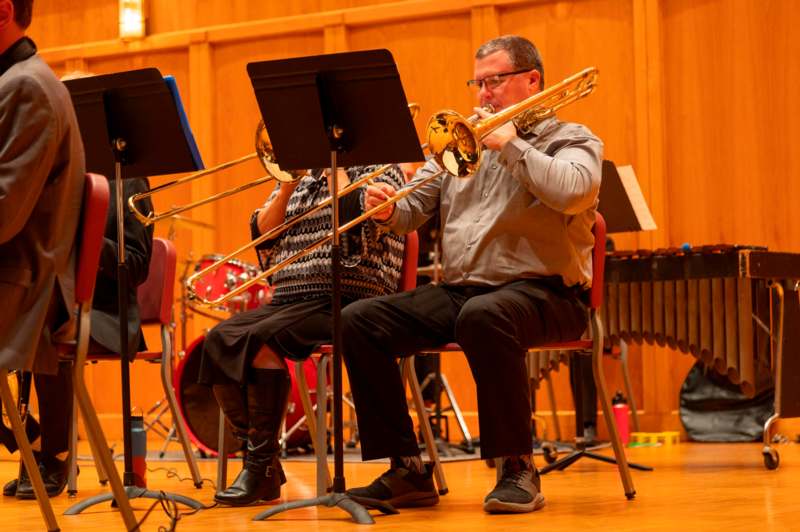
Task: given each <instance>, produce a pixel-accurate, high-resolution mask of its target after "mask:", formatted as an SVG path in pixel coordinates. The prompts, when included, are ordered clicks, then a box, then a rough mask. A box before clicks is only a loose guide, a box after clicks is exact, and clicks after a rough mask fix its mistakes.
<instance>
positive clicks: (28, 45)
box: [0, 37, 36, 74]
mask: <svg viewBox="0 0 800 532" xmlns="http://www.w3.org/2000/svg"><path fill="white" fill-rule="evenodd" d="M35 53H36V44H35V43H34V42H33V41H32V40H31V39H29V38H28V37H22V38H21V39H19V40H18V41H16V42H15V43H14V44H12V45H11V46H9V47H8V49H7V50H6V51H5V52H3V53H2V54H0V74H3V73H5V71H6V70H8V69H9V68H11V67H12V66H14V65H15V64H16V63H19V62H21V61H25V60H26V59H28V58H29V57H31V56H32V55H34V54H35Z"/></svg>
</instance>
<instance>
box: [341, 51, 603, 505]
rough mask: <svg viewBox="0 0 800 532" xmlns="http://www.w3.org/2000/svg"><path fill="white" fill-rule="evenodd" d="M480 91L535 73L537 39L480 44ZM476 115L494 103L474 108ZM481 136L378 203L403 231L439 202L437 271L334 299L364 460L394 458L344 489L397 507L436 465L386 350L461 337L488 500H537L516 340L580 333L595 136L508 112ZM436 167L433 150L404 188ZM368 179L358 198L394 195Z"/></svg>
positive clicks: (532, 82)
mask: <svg viewBox="0 0 800 532" xmlns="http://www.w3.org/2000/svg"><path fill="white" fill-rule="evenodd" d="M468 85H469V86H470V87H472V88H474V89H476V90H477V91H478V92H477V96H478V99H479V101H480V105H481V106H482V107H485V106H489V105H491V107H492V108H493V110H494V111H495V112H499V111H501V110H503V109H505V108H508V107H509V106H511V105H513V104H516V103H518V102H521V101H523V100H525V99H527V98H529V97H531V96H532V95H534V94H537V93H539V92H540V91H541V90H542V89H543V87H544V69H543V67H542V62H541V59H540V56H539V53H538V51H537V49H536V47H535V46H534V45H533V43H531V42H530V41H528V40H527V39H525V38H522V37H518V36H505V37H499V38H496V39H493V40H491V41H489V42H487V43H485V44H484V45H483V46H481V47H480V48H479V49H478V51H477V53H476V56H475V69H474V79H473V80H470V81H469V82H468ZM476 111H477V112H478V114H479V115H480V117H481V118H487V117H489V116H490V114H489V113H488V112H487V111H485V110H483V109H476ZM482 143H483V144H484V145H485V146H486V147H487V148H488V150H487V151H486V153H484V157H483V162H482V164H481V166H480V168H479V169H478V170H477V173H476V174H475V175H474V176H473V177H472V178H470V179H460V178H456V177H454V176H452V175H450V174H444V175H443V176H439V177H436V178H434V179H432V180H430V181H429V182H427V183H426V184H424V185H422V186H420V187H419V188H418V189H416V190H414V191H413V192H411V193H410V194H409V195H408V196H406V197H404V198H403V199H401V200H400V201H398V202H397V203H396V204H394V205H391V206H388V207H387V208H386V209H383V210H380V211H379V212H378V213H377V214H376V215H375V217H374V219H376V220H378V221H379V222H380V223H381V224H383V225H384V226H385V227H387V228H388V229H391V230H392V231H395V232H398V233H406V232H408V231H412V230H414V229H415V228H417V227H419V226H420V225H421V224H422V223H423V222H425V220H427V219H428V218H430V217H431V216H433V215H434V214H436V213H438V214H439V215H440V219H441V230H442V266H443V282H442V283H440V284H438V285H426V286H422V287H420V288H417V289H416V290H414V291H411V292H405V293H401V294H395V295H389V296H383V297H379V298H374V299H370V300H363V301H358V302H355V303H353V304H352V305H349V306H348V307H347V308H346V309H344V311H343V316H342V329H343V342H344V345H343V347H344V350H343V352H344V357H345V361H346V364H347V369H348V374H349V379H350V385H351V389H352V391H353V396H354V399H355V403H356V411H357V414H358V426H359V434H360V437H361V445H362V447H361V449H362V457H363V459H364V460H372V459H377V458H384V457H390V458H391V466H390V469H389V470H388V471H387V472H386V473H384V474H383V475H382V476H381V477H379V478H378V479H377V480H375V481H374V482H373V483H372V484H370V485H369V486H366V487H362V488H354V489H352V490H350V493H351V494H353V495H358V496H361V497H365V498H372V499H379V500H384V501H388V502H390V503H391V504H393V505H394V506H396V507H403V506H427V505H432V504H436V502H437V501H438V495H437V492H436V490H435V488H434V485H433V481H432V479H431V473H432V467H431V465H430V464H423V462H422V460H421V458H420V452H419V448H418V446H417V441H416V437H415V434H414V431H413V425H412V422H411V418H410V417H409V415H408V408H407V405H406V399H405V392H404V389H403V384H402V380H401V376H400V372H399V369H398V366H397V364H396V363H395V360H394V357H395V356H397V355H401V356H403V355H411V354H414V353H415V352H416V351H417V350H419V349H422V348H430V347H435V346H438V345H442V344H445V343H447V342H451V341H457V342H458V343H459V344H460V345H461V347H462V348H463V350H464V352H465V354H466V356H467V360H468V362H469V365H470V369H471V370H472V374H473V376H474V378H475V381H476V384H477V390H478V412H479V421H480V437H481V455H482V458H485V459H489V458H502V465H501V466H500V467H501V468H502V469H501V473H502V474H501V478H500V480H499V481H498V482H497V485H496V486H495V487H494V489H492V490H491V492H490V493H489V494H488V495H487V496H486V498H485V499H484V503H483V507H484V510H486V511H487V512H491V513H494V512H530V511H534V510H537V509H539V508H541V507H542V506H544V497H543V496H542V494H541V492H540V481H539V475H538V473H537V471H536V468H535V467H534V465H533V462H532V457H531V450H532V437H531V405H530V398H529V392H528V380H527V371H526V367H525V353H526V350H527V348H528V347H532V346H536V345H541V344H543V343H546V342H555V341H568V340H575V339H578V338H580V336H581V334H582V333H583V331H584V329H585V328H586V324H587V314H586V307H585V305H584V303H583V302H582V300H581V297H582V294H583V292H584V290H585V289H586V288H587V287H588V286H589V285H590V284H591V251H592V245H593V241H594V238H593V235H592V225H593V223H594V219H595V208H596V206H597V197H598V191H599V188H600V168H601V161H602V152H603V144H602V142H601V141H600V140H599V139H598V138H597V137H596V136H594V135H593V134H592V133H591V132H590V131H589V130H588V129H587V128H586V127H584V126H582V125H580V124H574V123H565V122H561V121H559V120H558V119H556V118H555V117H552V116H551V117H549V118H544V119H542V120H529V121H519V122H518V123H517V125H516V126H515V124H513V123H511V122H507V123H505V124H504V125H502V126H500V127H499V128H497V129H495V130H494V131H493V132H492V133H490V134H488V135H487V136H485V137H483V138H482ZM437 171H439V166H438V165H437V163H436V162H435V161H434V160H431V161H428V163H426V164H425V166H423V167H422V168H421V169H420V170H419V172H417V174H416V176H415V178H414V179H413V180H412V181H411V182H410V183H409V184H408V185H406V187H405V188H409V187H410V186H413V185H414V184H415V183H420V182H421V181H423V180H424V179H425V178H426V177H432V176H433V174H434V173H436V172H437ZM394 195H395V191H394V190H393V189H391V187H387V186H385V185H382V184H378V185H376V186H371V187H369V188H368V190H367V199H366V206H367V208H373V207H378V206H380V205H381V204H382V202H384V201H386V200H387V199H388V198H389V197H391V196H394Z"/></svg>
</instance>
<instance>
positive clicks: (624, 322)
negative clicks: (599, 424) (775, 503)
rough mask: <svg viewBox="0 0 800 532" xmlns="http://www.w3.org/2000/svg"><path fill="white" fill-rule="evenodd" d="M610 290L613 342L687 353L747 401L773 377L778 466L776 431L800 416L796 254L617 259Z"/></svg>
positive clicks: (737, 251)
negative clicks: (764, 374) (761, 378)
mask: <svg viewBox="0 0 800 532" xmlns="http://www.w3.org/2000/svg"><path fill="white" fill-rule="evenodd" d="M605 281H606V286H605V289H606V296H605V302H604V303H605V304H604V307H603V309H602V316H603V318H602V319H603V320H604V323H605V324H606V335H607V337H608V340H609V341H611V342H616V341H618V340H619V339H624V340H626V341H635V342H638V343H642V342H647V343H649V344H654V343H655V344H658V345H661V346H665V345H666V346H669V347H670V348H672V349H677V350H680V351H682V352H684V353H691V354H692V355H694V356H695V357H697V358H698V359H700V360H702V361H703V362H704V363H705V364H707V365H708V366H710V367H713V368H714V369H715V370H716V371H718V372H720V373H722V374H726V375H727V376H728V377H729V378H730V380H731V381H732V382H734V383H736V384H738V385H739V386H740V388H741V390H742V392H743V393H744V394H745V395H747V396H749V397H752V396H753V395H755V393H756V392H757V391H760V390H758V389H757V388H758V385H759V383H758V382H756V380H757V376H758V372H757V371H756V370H757V369H758V368H759V367H768V368H770V370H771V371H772V373H773V375H774V377H775V383H776V387H775V413H776V414H775V416H773V418H770V421H769V422H768V423H767V425H766V426H765V436H764V441H765V448H764V461H765V464H766V465H767V467H768V468H770V469H774V468H775V467H777V452H775V451H774V450H773V449H771V447H770V446H769V432H770V431H769V429H770V426H771V424H772V422H773V421H774V419H776V418H777V417H779V416H780V417H800V357H798V356H797V354H798V352H800V254H798V253H784V252H773V251H768V250H766V248H761V247H744V246H704V247H701V248H695V249H690V250H683V249H676V248H670V249H659V250H655V251H650V250H639V251H635V252H615V253H613V254H611V255H609V256H607V257H606V268H605ZM784 294H785V295H784ZM781 323H783V326H782V327H781Z"/></svg>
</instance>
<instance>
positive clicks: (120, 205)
mask: <svg viewBox="0 0 800 532" xmlns="http://www.w3.org/2000/svg"><path fill="white" fill-rule="evenodd" d="M65 84H66V86H67V88H68V89H69V91H70V94H71V96H72V100H73V105H74V107H75V112H76V115H77V118H78V125H79V127H80V130H81V137H82V140H83V144H84V149H85V152H86V167H87V169H88V170H89V171H92V172H96V173H100V174H102V175H106V176H108V175H111V174H112V173H113V175H114V176H115V178H116V183H115V185H116V187H115V200H116V216H117V246H118V256H117V291H118V304H119V317H120V331H119V333H120V351H121V353H120V355H121V357H120V367H121V379H122V382H121V384H122V418H123V446H124V463H125V465H124V473H123V485H124V487H125V492H126V495H127V497H128V499H135V498H148V499H162V498H167V499H170V500H173V501H175V502H178V503H181V504H184V505H186V506H189V507H191V508H193V509H200V508H202V507H203V505H202V503H200V502H199V501H196V500H194V499H192V498H189V497H186V496H183V495H179V494H175V493H169V492H163V491H151V490H148V489H146V488H139V487H136V486H135V485H134V472H133V454H132V452H133V451H132V447H131V432H130V429H131V424H130V421H131V420H130V417H131V396H130V362H131V360H130V353H129V349H128V265H127V263H126V261H125V226H124V222H125V217H124V205H125V197H124V194H123V184H122V180H123V179H126V178H133V177H147V176H154V175H161V174H170V173H178V172H186V171H192V170H197V169H199V168H202V161H200V160H199V154H198V153H197V149H196V145H195V144H194V138H193V137H192V135H191V132H190V131H188V125H187V123H186V121H185V116H184V115H182V113H181V110H180V108H179V100H178V96H177V91H176V89H175V88H174V82H173V83H172V85H173V87H170V85H169V80H165V79H164V78H163V77H162V76H161V73H160V72H159V71H158V70H157V69H155V68H148V69H142V70H134V71H130V72H122V73H118V74H109V75H104V76H94V77H89V78H82V79H76V80H70V81H67V82H66V83H65ZM100 451H101V452H103V450H102V449H101V450H100ZM195 485H197V483H195ZM198 487H199V486H198ZM105 501H113V503H116V501H115V500H114V495H113V493H103V494H100V495H96V496H94V497H90V498H88V499H85V500H83V501H80V502H78V503H76V504H74V505H72V506H70V507H69V508H68V509H67V510H66V511H65V512H64V514H65V515H76V514H79V513H81V512H82V511H83V510H85V509H87V508H89V507H91V506H94V505H95V504H99V503H102V502H105ZM113 503H112V504H113Z"/></svg>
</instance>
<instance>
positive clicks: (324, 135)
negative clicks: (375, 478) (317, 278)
mask: <svg viewBox="0 0 800 532" xmlns="http://www.w3.org/2000/svg"><path fill="white" fill-rule="evenodd" d="M247 72H248V74H249V75H250V79H251V81H252V83H253V89H254V90H255V95H256V99H257V100H258V106H259V109H260V110H261V115H262V117H263V118H264V123H265V124H267V128H268V130H269V136H270V139H271V141H272V145H273V148H274V150H275V157H276V160H277V162H278V164H280V166H281V168H282V169H284V170H294V169H304V168H323V167H326V166H328V165H330V168H331V175H332V186H331V188H332V190H331V196H332V199H333V201H332V206H333V209H332V210H333V213H332V216H331V218H332V220H331V225H332V227H333V229H332V236H333V239H332V247H331V260H332V265H331V275H332V285H333V293H332V325H333V326H332V340H333V401H334V408H333V412H334V414H333V430H334V469H335V471H334V478H333V492H332V493H331V494H329V495H325V496H322V497H316V498H313V499H307V500H301V501H295V502H290V503H285V504H281V505H278V506H275V507H273V508H271V509H269V510H267V511H265V512H261V513H259V514H258V515H256V516H255V517H254V518H253V520H256V521H258V520H262V519H266V518H268V517H270V516H272V515H275V514H278V513H280V512H283V511H285V510H291V509H294V508H303V507H308V506H329V507H333V506H337V507H339V508H342V509H343V510H345V511H347V512H348V513H349V514H350V515H351V516H352V518H353V520H354V521H356V522H357V523H359V524H372V523H374V520H373V519H372V516H371V515H370V514H369V513H368V512H367V511H366V509H365V508H364V507H363V506H362V505H361V504H359V503H358V502H356V501H355V500H353V499H352V498H351V497H349V496H348V495H347V494H346V493H345V481H344V454H343V434H342V353H341V323H340V317H341V260H340V259H341V257H340V248H339V230H338V228H339V205H338V203H339V202H338V183H337V177H336V174H337V168H338V167H339V165H340V164H341V165H342V166H344V167H346V166H359V165H369V164H377V163H399V162H406V161H421V160H423V158H424V157H423V154H422V149H421V148H420V145H419V140H418V139H417V134H416V130H415V129H414V124H413V122H412V120H411V115H410V113H409V112H408V103H407V101H406V97H405V93H404V92H403V86H402V85H401V83H400V75H399V74H398V72H397V67H396V65H395V63H394V59H393V58H392V55H391V53H390V52H389V51H388V50H369V51H364V52H350V53H342V54H329V55H318V56H311V57H301V58H296V59H285V60H278V61H264V62H258V63H250V64H248V65H247ZM389 126H391V127H389ZM318 452H319V451H318ZM370 502H372V503H375V502H377V501H370ZM375 506H376V507H378V509H380V510H381V511H384V512H390V513H394V512H395V510H394V509H393V508H391V506H388V505H383V507H382V508H381V507H379V506H378V505H375Z"/></svg>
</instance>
